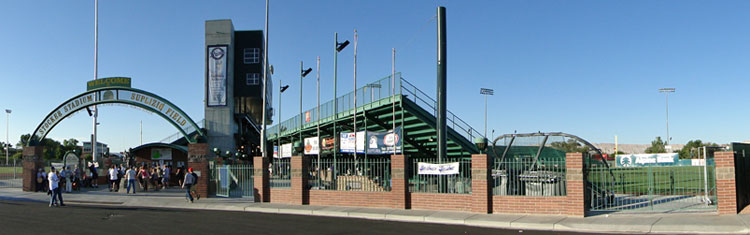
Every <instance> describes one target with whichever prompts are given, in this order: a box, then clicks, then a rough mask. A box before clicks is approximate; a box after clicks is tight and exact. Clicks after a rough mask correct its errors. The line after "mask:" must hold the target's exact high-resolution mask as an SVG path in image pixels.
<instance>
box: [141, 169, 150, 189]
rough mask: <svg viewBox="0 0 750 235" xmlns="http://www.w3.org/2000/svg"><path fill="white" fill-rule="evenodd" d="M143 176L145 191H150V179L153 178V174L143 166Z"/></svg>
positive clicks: (142, 183)
mask: <svg viewBox="0 0 750 235" xmlns="http://www.w3.org/2000/svg"><path fill="white" fill-rule="evenodd" d="M140 176H141V187H142V188H143V191H144V192H146V191H148V179H150V178H151V175H150V174H149V173H148V171H146V167H143V168H141V172H140Z"/></svg>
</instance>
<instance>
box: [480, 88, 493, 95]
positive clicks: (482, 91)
mask: <svg viewBox="0 0 750 235" xmlns="http://www.w3.org/2000/svg"><path fill="white" fill-rule="evenodd" d="M479 94H482V95H495V90H493V89H489V88H479Z"/></svg>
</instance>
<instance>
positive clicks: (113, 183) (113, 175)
mask: <svg viewBox="0 0 750 235" xmlns="http://www.w3.org/2000/svg"><path fill="white" fill-rule="evenodd" d="M108 175H109V191H110V192H112V191H115V192H117V169H115V166H114V165H112V166H110V167H109V172H108Z"/></svg>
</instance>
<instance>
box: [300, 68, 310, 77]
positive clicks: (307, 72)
mask: <svg viewBox="0 0 750 235" xmlns="http://www.w3.org/2000/svg"><path fill="white" fill-rule="evenodd" d="M310 72H312V68H307V69H306V70H302V77H305V76H307V75H308V74H310Z"/></svg>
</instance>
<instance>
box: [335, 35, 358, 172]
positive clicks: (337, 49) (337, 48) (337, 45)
mask: <svg viewBox="0 0 750 235" xmlns="http://www.w3.org/2000/svg"><path fill="white" fill-rule="evenodd" d="M333 42H334V43H333V140H334V141H333V165H334V167H333V178H334V180H335V179H336V167H335V166H336V152H338V151H339V150H338V147H336V145H337V143H338V141H335V140H336V139H338V136H337V135H336V122H338V117H339V103H338V95H337V94H336V93H337V91H338V81H337V77H338V65H339V52H341V50H344V48H346V46H347V45H349V40H346V41H344V42H342V43H339V33H334V38H333ZM355 135H356V134H355Z"/></svg>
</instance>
